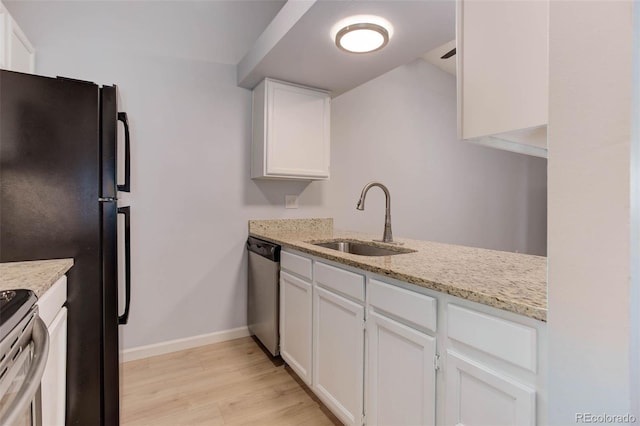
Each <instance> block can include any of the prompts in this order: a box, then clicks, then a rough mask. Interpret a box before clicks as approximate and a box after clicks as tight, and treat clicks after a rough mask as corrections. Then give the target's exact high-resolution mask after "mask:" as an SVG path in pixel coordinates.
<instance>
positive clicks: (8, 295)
mask: <svg viewBox="0 0 640 426" xmlns="http://www.w3.org/2000/svg"><path fill="white" fill-rule="evenodd" d="M37 300H38V298H37V297H36V295H35V294H34V293H33V291H31V290H4V291H0V342H1V341H3V340H4V338H5V337H6V336H7V335H8V334H9V333H10V332H11V330H13V328H14V327H15V326H16V325H17V324H18V323H19V322H20V320H22V319H23V318H24V317H25V316H27V313H28V312H29V311H30V310H31V308H33V305H35V304H36V301H37Z"/></svg>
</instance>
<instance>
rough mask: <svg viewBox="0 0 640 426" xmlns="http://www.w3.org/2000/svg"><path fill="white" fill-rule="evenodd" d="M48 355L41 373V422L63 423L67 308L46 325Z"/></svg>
mask: <svg viewBox="0 0 640 426" xmlns="http://www.w3.org/2000/svg"><path fill="white" fill-rule="evenodd" d="M48 331H49V355H48V357H47V367H46V369H45V371H44V374H43V375H42V383H41V386H42V424H43V425H45V426H54V425H63V424H64V423H65V405H66V398H65V393H66V392H65V389H66V386H65V383H66V380H67V308H62V309H61V310H60V312H59V313H58V315H57V316H56V318H55V319H54V320H53V322H52V323H51V324H50V325H49V327H48Z"/></svg>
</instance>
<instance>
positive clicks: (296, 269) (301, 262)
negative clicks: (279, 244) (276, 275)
mask: <svg viewBox="0 0 640 426" xmlns="http://www.w3.org/2000/svg"><path fill="white" fill-rule="evenodd" d="M280 268H282V269H284V270H287V271H289V272H293V273H294V274H298V275H300V276H301V277H303V278H306V279H308V280H311V259H307V258H306V257H302V256H298V255H297V254H293V253H288V252H286V251H283V252H282V253H281V256H280Z"/></svg>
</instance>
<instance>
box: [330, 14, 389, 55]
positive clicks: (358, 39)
mask: <svg viewBox="0 0 640 426" xmlns="http://www.w3.org/2000/svg"><path fill="white" fill-rule="evenodd" d="M330 36H331V40H333V41H335V44H336V46H338V48H339V49H340V50H343V51H345V52H349V53H368V52H375V51H377V50H380V49H382V48H383V47H385V46H386V45H387V43H389V40H391V37H392V36H393V26H392V25H391V23H390V22H389V21H387V20H386V19H384V18H382V17H380V16H375V15H357V16H350V17H348V18H344V19H341V20H340V21H339V22H337V23H336V24H335V25H333V27H332V28H331V32H330Z"/></svg>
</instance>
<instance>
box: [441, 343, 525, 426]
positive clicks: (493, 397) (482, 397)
mask: <svg viewBox="0 0 640 426" xmlns="http://www.w3.org/2000/svg"><path fill="white" fill-rule="evenodd" d="M445 374H446V388H447V391H446V392H447V395H446V408H445V410H446V417H447V420H446V424H447V425H456V426H458V425H459V426H474V425H490V426H508V425H513V426H533V425H535V424H536V405H535V402H536V392H535V390H534V389H532V388H530V387H528V386H525V385H523V384H521V383H519V382H517V381H515V380H513V379H512V378H511V377H509V376H507V375H505V374H502V373H500V372H497V371H495V370H493V369H491V368H489V367H487V366H486V365H483V364H482V363H479V362H476V361H474V360H472V359H469V358H466V357H464V356H462V355H460V354H458V353H456V352H454V351H452V350H449V351H447V368H446V373H445Z"/></svg>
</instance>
